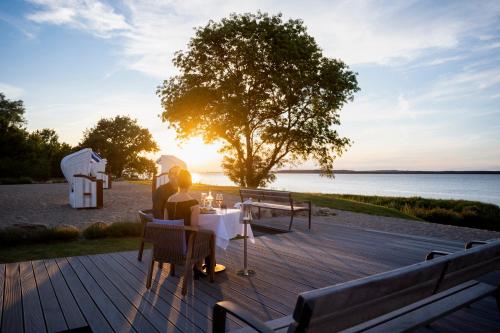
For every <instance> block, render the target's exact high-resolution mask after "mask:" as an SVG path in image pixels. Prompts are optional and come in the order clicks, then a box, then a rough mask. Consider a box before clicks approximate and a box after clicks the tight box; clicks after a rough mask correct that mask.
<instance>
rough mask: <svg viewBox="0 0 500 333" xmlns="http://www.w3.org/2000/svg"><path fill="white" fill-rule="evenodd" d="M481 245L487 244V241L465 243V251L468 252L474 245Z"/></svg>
mask: <svg viewBox="0 0 500 333" xmlns="http://www.w3.org/2000/svg"><path fill="white" fill-rule="evenodd" d="M481 244H488V241H478V240H473V241H470V242H467V243H465V249H466V250H468V249H470V248H472V247H473V246H474V245H481Z"/></svg>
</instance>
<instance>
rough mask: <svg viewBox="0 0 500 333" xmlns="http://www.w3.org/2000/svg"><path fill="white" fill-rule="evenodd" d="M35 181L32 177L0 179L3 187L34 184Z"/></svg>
mask: <svg viewBox="0 0 500 333" xmlns="http://www.w3.org/2000/svg"><path fill="white" fill-rule="evenodd" d="M32 183H33V180H32V179H31V178H30V177H18V178H14V177H6V178H0V184H1V185H14V184H32Z"/></svg>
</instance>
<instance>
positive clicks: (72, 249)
mask: <svg viewBox="0 0 500 333" xmlns="http://www.w3.org/2000/svg"><path fill="white" fill-rule="evenodd" d="M137 246H138V239H137V238H105V239H91V240H89V239H80V240H76V241H73V242H52V243H50V244H27V245H18V244H16V246H11V247H7V248H3V249H2V250H1V251H0V263H7V262H19V261H27V260H39V259H47V258H62V257H73V256H83V255H92V254H99V253H108V252H122V251H132V250H137ZM145 247H146V248H150V247H151V244H149V243H146V244H145Z"/></svg>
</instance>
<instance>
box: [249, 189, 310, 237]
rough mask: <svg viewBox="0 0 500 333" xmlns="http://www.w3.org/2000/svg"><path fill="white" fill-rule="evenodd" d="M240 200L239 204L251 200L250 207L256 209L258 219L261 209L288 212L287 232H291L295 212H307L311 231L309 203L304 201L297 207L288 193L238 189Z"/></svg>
mask: <svg viewBox="0 0 500 333" xmlns="http://www.w3.org/2000/svg"><path fill="white" fill-rule="evenodd" d="M240 198H241V202H243V201H245V200H247V199H249V198H251V199H252V201H253V203H252V206H253V207H257V208H258V214H257V217H258V218H259V219H260V210H261V209H262V208H264V209H274V210H283V211H288V212H290V225H289V226H288V230H292V224H293V216H294V214H295V213H296V212H308V213H309V214H308V218H309V230H311V201H304V202H301V204H302V205H297V204H296V202H294V200H293V198H292V193H290V192H286V191H274V190H264V189H251V188H240ZM255 200H257V202H255ZM276 202H281V203H276ZM303 204H306V206H303Z"/></svg>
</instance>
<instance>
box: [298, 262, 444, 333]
mask: <svg viewBox="0 0 500 333" xmlns="http://www.w3.org/2000/svg"><path fill="white" fill-rule="evenodd" d="M444 268H445V264H444V263H443V262H432V261H428V262H422V263H418V264H414V265H411V266H407V267H404V268H400V269H396V270H393V271H389V272H385V273H381V274H377V275H372V276H368V277H366V278H362V279H358V280H354V281H349V282H346V283H342V284H338V285H335V286H330V287H326V288H321V289H317V290H312V291H308V292H305V293H301V294H300V295H299V298H298V300H297V304H296V306H295V310H294V313H293V319H294V323H292V325H291V326H290V328H289V330H288V332H305V331H307V332H337V331H340V330H343V329H346V328H349V327H351V326H354V325H357V324H359V323H363V322H365V321H367V320H370V319H372V318H376V317H378V316H380V315H383V314H385V313H388V312H391V311H394V310H396V309H399V308H401V307H404V306H406V305H409V304H412V303H414V302H416V301H418V300H420V299H422V298H425V297H429V296H431V295H432V294H433V292H434V290H435V288H436V286H437V284H438V281H439V279H440V277H441V274H442V272H443V270H444Z"/></svg>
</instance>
